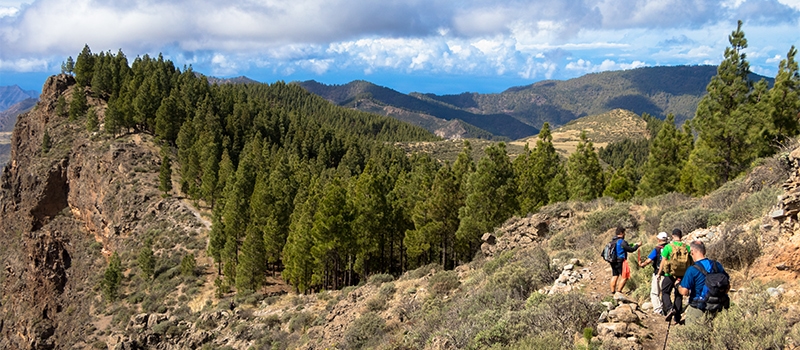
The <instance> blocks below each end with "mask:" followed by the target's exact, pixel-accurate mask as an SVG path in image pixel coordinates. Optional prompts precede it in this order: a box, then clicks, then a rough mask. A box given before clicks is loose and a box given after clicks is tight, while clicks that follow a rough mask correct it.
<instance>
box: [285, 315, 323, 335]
mask: <svg viewBox="0 0 800 350" xmlns="http://www.w3.org/2000/svg"><path fill="white" fill-rule="evenodd" d="M315 319H316V316H315V315H313V314H312V313H309V312H298V313H296V314H294V315H292V316H291V318H290V319H289V324H288V327H289V331H290V332H292V333H294V332H297V331H300V330H302V331H305V330H306V329H307V328H308V327H309V326H311V324H312V323H313V322H314V320H315Z"/></svg>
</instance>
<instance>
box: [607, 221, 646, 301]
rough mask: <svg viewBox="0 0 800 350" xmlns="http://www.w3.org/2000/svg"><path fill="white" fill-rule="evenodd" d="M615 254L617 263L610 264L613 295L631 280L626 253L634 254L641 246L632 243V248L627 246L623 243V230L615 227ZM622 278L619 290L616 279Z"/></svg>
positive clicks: (626, 243)
mask: <svg viewBox="0 0 800 350" xmlns="http://www.w3.org/2000/svg"><path fill="white" fill-rule="evenodd" d="M615 234H616V238H615V239H616V242H615V245H616V252H617V261H616V262H614V263H611V276H612V277H611V293H612V294H614V293H616V292H622V289H623V288H625V283H626V282H628V279H629V278H631V268H630V267H629V266H628V253H629V252H635V251H636V250H637V249H639V247H641V246H642V243H634V244H633V246H630V245H628V242H627V241H625V228H624V227H621V226H620V227H617V230H616V233H615ZM620 276H622V280H621V281H620V282H621V283H620V284H619V288H617V286H618V284H617V279H618V277H620Z"/></svg>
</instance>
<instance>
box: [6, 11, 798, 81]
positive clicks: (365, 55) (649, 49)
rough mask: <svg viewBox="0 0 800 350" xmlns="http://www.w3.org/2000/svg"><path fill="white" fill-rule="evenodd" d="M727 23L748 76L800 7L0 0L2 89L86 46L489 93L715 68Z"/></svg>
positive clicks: (783, 46)
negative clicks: (666, 69) (742, 39)
mask: <svg viewBox="0 0 800 350" xmlns="http://www.w3.org/2000/svg"><path fill="white" fill-rule="evenodd" d="M737 20H742V21H743V22H744V26H743V30H744V32H745V36H746V38H747V40H748V44H749V47H748V48H747V50H746V51H745V52H746V53H747V58H748V60H749V62H750V64H751V70H752V71H753V72H755V73H758V74H761V75H765V76H769V77H774V76H775V74H776V73H777V70H778V64H779V62H780V61H781V59H784V58H785V57H786V54H787V52H788V51H789V48H790V47H791V46H792V45H794V46H800V0H502V1H501V0H459V1H453V0H238V1H236V0H234V1H230V0H0V86H5V85H14V84H17V85H19V86H20V87H22V88H24V89H27V90H40V89H41V86H42V84H43V83H44V80H45V79H46V77H47V76H49V75H52V74H57V73H59V72H60V70H61V63H62V62H64V61H65V60H66V58H67V57H68V56H72V57H77V55H78V53H80V51H81V49H83V46H84V45H85V44H88V45H89V47H90V48H91V50H92V52H95V53H98V52H100V51H111V52H113V53H116V52H117V51H118V50H120V49H121V50H122V51H123V52H124V53H125V55H126V56H127V57H128V59H129V61H133V59H134V58H135V57H136V56H141V55H144V54H149V55H151V56H155V55H158V54H159V53H161V54H163V55H164V57H165V58H167V59H170V60H172V61H173V62H174V63H175V64H176V66H177V67H184V66H191V67H192V68H193V69H194V70H195V71H197V72H200V73H203V74H206V75H210V76H216V77H236V76H242V75H244V76H247V77H249V78H251V79H255V80H257V81H261V82H265V83H272V82H275V81H278V80H282V81H286V82H290V81H304V80H310V79H313V80H316V81H319V82H322V83H325V84H345V83H347V82H350V81H352V80H358V79H361V80H367V81H370V82H373V83H376V84H378V85H382V86H386V87H389V88H392V89H395V90H398V91H401V92H404V93H408V92H414V91H416V92H427V93H436V94H458V93H462V92H479V93H494V92H501V91H503V90H505V89H507V88H509V87H513V86H522V85H528V84H532V83H534V82H537V81H541V80H547V79H558V80H566V79H570V78H575V77H578V76H582V75H585V74H587V73H592V72H601V71H608V70H622V69H633V68H639V67H646V66H665V65H667V66H674V65H701V64H711V65H717V64H719V62H720V61H721V60H722V58H723V54H724V52H725V48H726V47H728V46H729V43H728V35H730V33H731V32H732V31H733V30H735V29H736V23H737ZM798 59H800V57H799V58H798Z"/></svg>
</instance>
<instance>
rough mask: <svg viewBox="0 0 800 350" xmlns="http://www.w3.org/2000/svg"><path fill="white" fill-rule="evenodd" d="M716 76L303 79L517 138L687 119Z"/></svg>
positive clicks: (376, 106) (635, 72)
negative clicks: (618, 119)
mask: <svg viewBox="0 0 800 350" xmlns="http://www.w3.org/2000/svg"><path fill="white" fill-rule="evenodd" d="M714 75H716V67H715V66H675V67H646V68H638V69H632V70H625V71H612V72H602V73H592V74H588V75H585V76H582V77H579V78H574V79H570V80H566V81H556V80H548V81H541V82H537V83H535V84H531V85H528V86H521V87H513V88H510V89H508V90H506V91H503V92H501V93H494V94H479V93H462V94H459V95H435V94H423V93H411V94H408V95H407V94H403V93H400V92H397V91H395V90H392V89H389V88H385V87H380V86H377V85H374V84H372V83H369V82H366V81H353V82H351V83H348V84H345V85H325V84H321V83H318V82H316V81H305V82H301V83H298V84H300V85H301V86H302V87H304V88H305V89H306V90H308V91H310V92H312V93H315V94H317V95H320V96H322V97H324V98H326V99H328V100H330V101H332V102H333V103H336V104H339V105H342V106H349V107H352V108H357V109H360V110H364V111H368V112H373V113H379V114H383V115H388V116H393V117H396V118H398V119H401V120H405V121H407V122H410V123H413V124H417V125H421V126H423V127H425V128H427V129H428V130H430V131H432V132H434V133H436V134H437V135H439V136H442V137H445V138H459V137H479V138H491V137H493V136H500V137H506V138H510V139H515V140H516V139H520V138H524V137H525V136H530V135H534V134H536V133H538V129H539V128H540V127H541V126H542V124H544V123H545V122H549V123H550V124H551V125H552V126H553V127H557V126H561V125H564V124H567V123H568V122H570V121H572V120H575V119H577V118H580V117H584V116H588V115H598V114H603V113H606V112H609V111H612V110H615V109H625V110H629V111H632V112H634V113H636V114H639V115H641V114H642V113H648V114H650V115H653V116H657V117H659V118H662V119H663V118H664V117H666V115H667V114H669V113H672V114H674V115H675V119H676V121H677V122H678V123H683V121H685V120H687V119H691V118H692V117H693V116H694V113H695V110H696V109H697V104H698V103H699V102H700V99H701V98H702V97H703V95H705V93H706V90H705V89H706V86H707V85H708V82H709V81H710V80H711V77H713V76H714ZM762 78H764V79H767V80H768V81H769V82H770V84H772V82H773V80H774V79H771V78H766V77H762V76H759V75H755V74H753V75H752V76H751V79H752V80H753V81H757V80H760V79H762ZM453 121H456V123H459V125H458V128H453V127H452V123H453ZM446 126H451V128H450V129H447V128H446ZM470 126H472V127H473V128H470ZM448 130H449V131H450V132H448ZM486 132H488V133H491V134H492V135H487V134H486Z"/></svg>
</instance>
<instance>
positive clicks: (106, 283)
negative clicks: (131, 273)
mask: <svg viewBox="0 0 800 350" xmlns="http://www.w3.org/2000/svg"><path fill="white" fill-rule="evenodd" d="M120 283H122V262H121V261H120V259H119V255H117V252H114V254H112V255H111V258H109V259H108V267H106V271H105V272H104V273H103V282H102V285H103V295H104V296H105V297H106V300H109V301H114V300H116V299H117V297H118V293H117V292H118V290H119V285H120Z"/></svg>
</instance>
